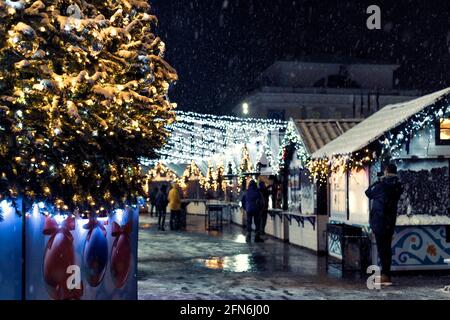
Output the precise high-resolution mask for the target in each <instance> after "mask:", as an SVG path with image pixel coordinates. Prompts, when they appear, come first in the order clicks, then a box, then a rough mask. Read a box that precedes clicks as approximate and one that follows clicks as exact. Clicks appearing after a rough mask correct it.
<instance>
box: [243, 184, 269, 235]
mask: <svg viewBox="0 0 450 320" xmlns="http://www.w3.org/2000/svg"><path fill="white" fill-rule="evenodd" d="M242 207H243V208H244V210H245V212H246V214H247V237H246V241H247V242H251V240H252V223H253V222H254V223H255V242H264V240H263V239H262V238H261V222H260V221H261V219H260V218H261V210H262V209H263V208H264V198H263V196H262V194H261V192H260V191H259V190H258V187H257V185H256V182H255V181H254V180H251V181H250V183H249V185H248V189H247V191H246V192H245V193H244V196H243V197H242Z"/></svg>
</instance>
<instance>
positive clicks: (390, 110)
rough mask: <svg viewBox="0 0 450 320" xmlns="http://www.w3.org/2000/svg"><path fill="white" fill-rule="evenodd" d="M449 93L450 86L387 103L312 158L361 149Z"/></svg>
mask: <svg viewBox="0 0 450 320" xmlns="http://www.w3.org/2000/svg"><path fill="white" fill-rule="evenodd" d="M449 93H450V88H446V89H444V90H441V91H437V92H434V93H432V94H429V95H426V96H423V97H420V98H418V99H414V100H411V101H407V102H402V103H397V104H391V105H387V106H386V107H384V108H382V109H381V110H380V111H378V112H376V113H374V114H373V115H371V116H370V117H368V118H367V119H366V120H364V121H363V122H361V123H360V124H358V125H356V126H355V127H353V128H352V129H350V130H348V131H347V132H345V133H344V134H343V135H341V136H340V137H338V138H336V139H335V140H333V141H331V142H330V143H328V144H327V145H325V146H324V147H323V148H321V149H319V150H318V151H316V152H315V153H314V154H313V155H312V158H313V159H318V158H324V157H331V156H333V155H337V154H348V153H353V152H356V151H359V150H361V149H363V148H364V147H366V146H368V145H369V144H370V143H372V142H374V141H375V140H377V139H378V138H380V137H381V136H382V135H383V134H384V133H385V132H387V131H389V130H392V129H394V128H395V127H397V126H398V125H400V124H401V123H403V122H405V121H406V120H408V119H409V118H410V117H411V116H413V115H414V114H416V113H418V112H420V111H422V110H423V109H425V108H427V107H428V106H431V105H433V104H434V103H435V102H437V101H438V100H439V99H441V98H443V97H444V96H446V95H448V94H449Z"/></svg>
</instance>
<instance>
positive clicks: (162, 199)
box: [155, 185, 169, 231]
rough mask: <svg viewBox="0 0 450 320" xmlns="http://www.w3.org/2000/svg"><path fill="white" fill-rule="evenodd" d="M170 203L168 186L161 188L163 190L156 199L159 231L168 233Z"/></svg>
mask: <svg viewBox="0 0 450 320" xmlns="http://www.w3.org/2000/svg"><path fill="white" fill-rule="evenodd" d="M168 203H169V201H168V199H167V186H166V185H163V186H161V190H159V192H158V194H157V196H156V199H155V204H156V213H157V215H158V230H161V231H166V229H165V224H166V210H167V205H168Z"/></svg>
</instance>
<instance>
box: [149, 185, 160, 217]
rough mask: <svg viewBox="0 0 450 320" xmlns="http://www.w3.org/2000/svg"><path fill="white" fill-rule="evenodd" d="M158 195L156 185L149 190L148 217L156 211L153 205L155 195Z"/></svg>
mask: <svg viewBox="0 0 450 320" xmlns="http://www.w3.org/2000/svg"><path fill="white" fill-rule="evenodd" d="M157 195H158V187H155V188H153V189H152V191H150V196H149V198H150V212H149V213H150V217H153V213H154V212H155V211H156V206H155V202H156V196H157Z"/></svg>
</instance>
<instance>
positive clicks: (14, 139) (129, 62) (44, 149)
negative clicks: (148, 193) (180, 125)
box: [0, 0, 177, 212]
mask: <svg viewBox="0 0 450 320" xmlns="http://www.w3.org/2000/svg"><path fill="white" fill-rule="evenodd" d="M156 22H157V19H156V17H155V16H153V15H151V12H150V5H149V4H148V2H147V1H143V0H142V1H141V0H133V1H128V0H104V1H94V0H84V1H81V0H73V1H63V0H46V1H29V0H18V1H11V0H6V1H4V0H0V25H1V26H2V28H1V29H0V43H1V48H0V197H3V198H10V199H15V198H17V197H20V196H24V197H25V200H27V201H26V202H27V203H29V204H30V205H31V204H32V203H33V202H45V203H46V204H48V205H54V206H55V207H56V209H60V210H62V211H66V210H67V211H73V210H74V209H77V208H78V209H81V210H86V211H89V212H93V211H95V210H101V209H106V208H109V209H113V208H114V207H115V206H122V205H124V204H130V203H136V198H137V197H138V196H139V195H141V194H142V193H143V191H144V190H143V181H142V176H143V175H142V172H141V168H140V163H139V160H140V159H141V158H155V157H156V153H155V150H156V149H160V148H161V147H162V146H163V145H164V143H165V142H166V140H167V137H168V133H169V132H168V130H166V129H165V126H166V125H168V124H172V123H173V122H174V120H175V113H174V111H173V109H174V105H172V104H171V103H170V102H169V100H168V97H167V94H168V88H169V86H170V84H171V83H172V82H174V81H175V80H177V74H176V72H175V70H174V69H173V68H172V67H170V66H169V65H168V64H167V63H166V62H165V61H164V60H163V57H164V51H165V45H164V43H163V42H162V41H161V39H160V38H158V37H156V36H155V35H154V34H153V33H152V28H153V26H154V25H155V24H156Z"/></svg>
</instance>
